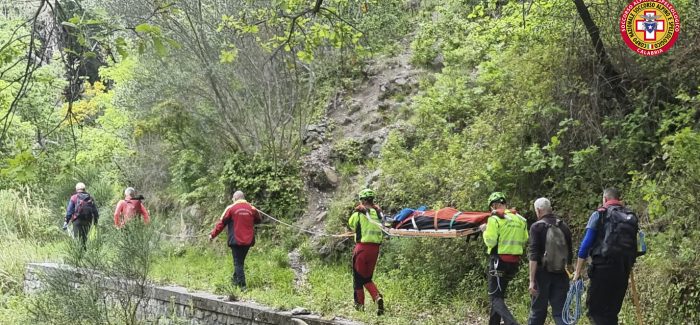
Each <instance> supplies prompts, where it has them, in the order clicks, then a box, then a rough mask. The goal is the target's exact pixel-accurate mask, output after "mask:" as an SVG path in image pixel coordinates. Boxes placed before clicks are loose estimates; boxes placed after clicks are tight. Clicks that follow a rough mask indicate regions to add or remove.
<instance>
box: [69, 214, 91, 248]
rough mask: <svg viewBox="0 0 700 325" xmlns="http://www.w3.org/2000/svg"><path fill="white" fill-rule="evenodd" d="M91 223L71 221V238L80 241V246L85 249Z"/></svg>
mask: <svg viewBox="0 0 700 325" xmlns="http://www.w3.org/2000/svg"><path fill="white" fill-rule="evenodd" d="M91 225H92V222H91V221H86V220H83V221H81V220H78V219H76V220H75V221H73V238H76V239H80V244H81V245H82V246H83V248H85V243H86V242H87V237H88V233H89V232H90V226H91Z"/></svg>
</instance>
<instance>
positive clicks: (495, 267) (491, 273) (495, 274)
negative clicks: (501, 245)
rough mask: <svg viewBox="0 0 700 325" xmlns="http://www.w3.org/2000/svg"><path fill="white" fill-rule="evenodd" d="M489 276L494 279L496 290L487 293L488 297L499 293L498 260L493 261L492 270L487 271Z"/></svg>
mask: <svg viewBox="0 0 700 325" xmlns="http://www.w3.org/2000/svg"><path fill="white" fill-rule="evenodd" d="M489 276H493V277H496V289H495V290H494V291H493V292H489V295H492V294H494V293H496V292H499V291H501V276H500V275H499V273H498V258H495V259H494V261H493V269H491V270H489Z"/></svg>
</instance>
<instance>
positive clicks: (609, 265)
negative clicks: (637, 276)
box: [586, 259, 634, 325]
mask: <svg viewBox="0 0 700 325" xmlns="http://www.w3.org/2000/svg"><path fill="white" fill-rule="evenodd" d="M633 264H634V261H633V260H631V259H630V260H616V261H606V262H605V263H595V262H594V263H593V264H591V266H589V268H588V277H589V278H590V280H591V281H590V284H589V286H588V298H587V299H586V305H587V306H588V318H589V319H590V320H591V323H592V324H594V325H617V314H619V313H620V309H622V301H623V300H624V299H625V292H627V282H628V281H629V276H630V271H631V270H632V265H633Z"/></svg>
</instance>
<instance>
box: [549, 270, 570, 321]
mask: <svg viewBox="0 0 700 325" xmlns="http://www.w3.org/2000/svg"><path fill="white" fill-rule="evenodd" d="M568 293H569V277H568V276H567V275H566V274H563V273H562V274H554V275H553V276H552V278H551V284H550V285H549V304H550V305H551V306H552V318H553V319H554V323H555V324H556V325H566V324H565V323H564V319H563V318H562V317H563V316H562V315H563V313H564V312H563V311H564V303H566V295H567V294H568Z"/></svg>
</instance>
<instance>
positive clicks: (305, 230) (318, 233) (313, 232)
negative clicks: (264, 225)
mask: <svg viewBox="0 0 700 325" xmlns="http://www.w3.org/2000/svg"><path fill="white" fill-rule="evenodd" d="M258 212H260V213H261V214H262V215H264V216H266V217H268V218H270V219H271V220H273V221H275V222H277V223H280V224H283V225H285V226H287V227H291V228H295V229H298V230H301V231H303V232H305V233H308V234H312V235H317V236H325V237H335V238H343V237H352V236H354V234H353V233H351V232H348V233H343V234H328V233H325V232H320V231H312V230H308V229H305V228H302V227H299V226H295V225H293V224H290V223H286V222H284V221H282V220H279V219H277V218H275V217H273V216H271V215H269V214H267V213H265V212H263V211H261V210H258Z"/></svg>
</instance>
